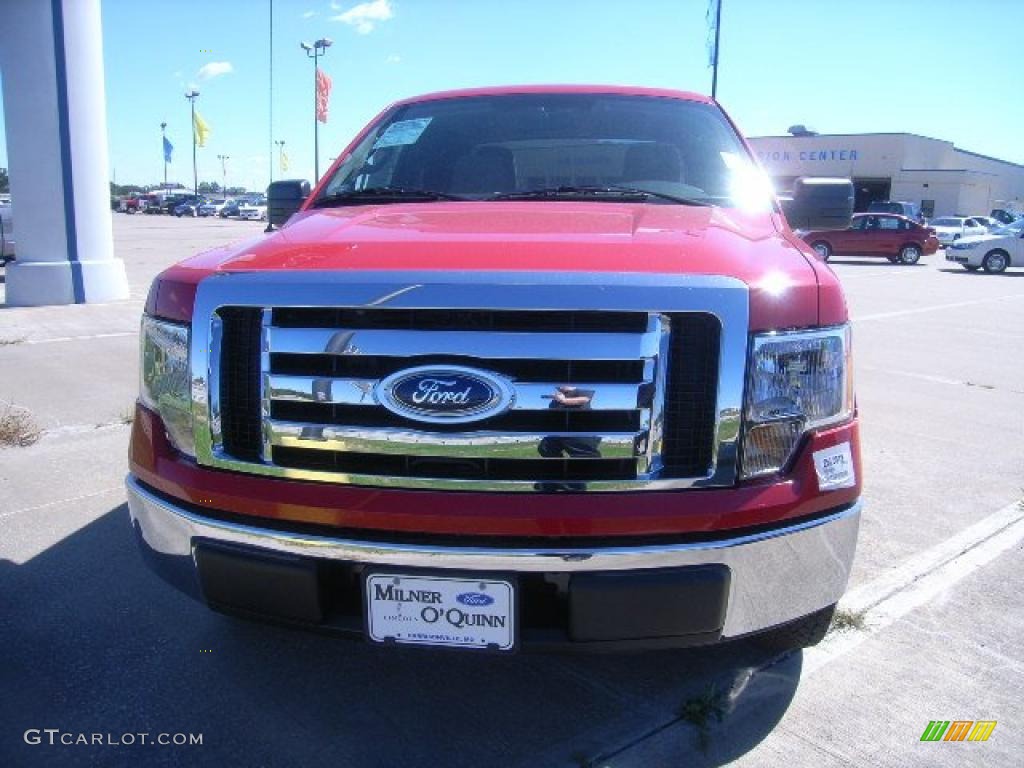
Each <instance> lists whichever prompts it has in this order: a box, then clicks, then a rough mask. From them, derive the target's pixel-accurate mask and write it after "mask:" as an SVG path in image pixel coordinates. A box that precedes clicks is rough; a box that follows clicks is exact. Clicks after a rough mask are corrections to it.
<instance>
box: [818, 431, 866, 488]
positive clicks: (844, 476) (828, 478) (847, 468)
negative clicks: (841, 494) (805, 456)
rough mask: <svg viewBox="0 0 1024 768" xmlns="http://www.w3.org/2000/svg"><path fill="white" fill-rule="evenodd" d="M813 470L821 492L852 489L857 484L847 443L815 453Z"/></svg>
mask: <svg viewBox="0 0 1024 768" xmlns="http://www.w3.org/2000/svg"><path fill="white" fill-rule="evenodd" d="M814 469H815V470H816V471H817V473H818V488H819V489H821V490H823V491H834V490H835V489H837V488H852V487H853V486H854V485H856V484H857V478H856V477H855V476H854V472H853V455H852V454H851V453H850V444H849V443H840V444H839V445H834V446H832V447H831V448H823V449H822V450H820V451H815V452H814Z"/></svg>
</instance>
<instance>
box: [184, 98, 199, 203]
mask: <svg viewBox="0 0 1024 768" xmlns="http://www.w3.org/2000/svg"><path fill="white" fill-rule="evenodd" d="M185 98H186V99H188V103H189V104H190V105H191V107H192V194H194V195H196V196H198V195H199V168H198V166H197V165H196V99H198V98H199V91H196V90H191V91H188V92H187V93H186V94H185Z"/></svg>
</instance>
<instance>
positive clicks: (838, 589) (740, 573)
mask: <svg viewBox="0 0 1024 768" xmlns="http://www.w3.org/2000/svg"><path fill="white" fill-rule="evenodd" d="M125 482H126V485H127V489H128V507H129V511H130V514H131V519H132V523H133V525H134V526H135V528H136V530H137V531H138V533H139V535H140V539H141V543H142V544H143V545H144V546H145V547H146V548H148V550H149V551H150V553H151V554H154V555H158V556H162V557H160V558H159V559H160V560H161V561H162V562H163V563H164V565H162V566H160V567H166V568H175V569H177V570H178V571H179V572H178V573H177V574H175V575H174V577H172V575H171V574H169V573H164V574H163V575H165V576H166V577H167V578H168V579H169V580H171V581H173V582H175V583H178V584H181V583H184V582H185V581H187V580H189V579H190V578H191V579H192V581H193V582H194V569H195V564H194V559H193V546H194V543H195V540H196V539H207V540H211V541H220V542H228V543H233V544H241V545H247V546H251V547H256V548H260V549H265V550H269V551H273V552H283V553H288V554H292V555H298V556H305V557H315V558H321V559H327V560H342V561H348V562H356V563H367V564H375V565H388V566H396V567H403V566H404V567H410V568H439V569H459V570H472V571H512V572H517V571H524V572H558V573H564V572H580V571H623V570H641V569H650V568H678V567H683V566H690V565H704V564H708V563H721V564H724V565H726V566H728V567H729V570H730V571H731V576H732V578H731V585H730V594H729V605H728V611H727V614H726V620H725V628H724V630H723V635H724V636H726V637H735V636H739V635H745V634H748V633H751V632H756V631H758V630H760V629H766V628H768V627H772V626H775V625H778V624H783V623H785V622H787V621H791V620H793V619H796V618H799V617H801V616H805V615H807V614H809V613H812V612H814V611H816V610H818V609H820V608H824V607H825V606H827V605H831V604H832V603H835V602H836V601H838V600H839V598H840V597H841V596H842V594H843V592H844V591H845V589H846V584H847V581H848V579H849V576H850V568H851V566H852V564H853V556H854V551H855V549H856V544H857V530H858V527H859V524H860V512H861V502H860V501H858V502H856V503H855V504H853V505H852V506H851V507H849V508H846V509H843V510H841V511H839V512H836V513H835V514H832V515H829V516H827V517H823V518H819V519H817V520H813V521H811V522H805V523H799V524H796V525H791V526H785V527H782V528H776V529H773V530H770V531H763V532H760V533H754V534H749V535H745V536H738V537H735V538H731V539H722V540H718V541H712V542H699V543H690V544H668V545H651V546H635V547H614V546H610V547H595V548H586V549H584V548H567V549H554V548H553V549H525V548H524V549H498V548H484V547H443V546H433V545H413V544H394V543H380V542H371V541H359V540H351V539H340V538H332V537H326V536H315V535H308V534H301V533H289V532H286V531H276V530H270V529H266V528H258V527H255V526H249V525H239V524H237V523H229V522H224V521H221V520H215V519H212V518H208V517H203V516H201V515H197V514H195V513H193V512H191V511H188V510H185V509H183V508H181V507H178V506H176V505H174V504H172V503H170V502H168V501H166V500H164V499H162V498H160V497H158V496H156V495H154V494H153V493H151V492H150V491H148V490H147V489H146V488H145V487H143V486H142V485H141V484H140V483H139V482H138V481H137V480H135V478H133V477H131V476H129V477H128V478H127V479H126V481H125ZM182 570H184V571H186V572H187V573H181V572H180V571H182Z"/></svg>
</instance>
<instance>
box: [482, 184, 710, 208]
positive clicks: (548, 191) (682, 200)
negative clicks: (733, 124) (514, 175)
mask: <svg viewBox="0 0 1024 768" xmlns="http://www.w3.org/2000/svg"><path fill="white" fill-rule="evenodd" d="M573 197H583V198H586V197H596V198H605V199H608V200H628V199H633V200H648V199H650V198H652V197H653V198H655V199H658V200H666V201H668V202H671V203H676V204H678V205H707V206H713V205H714V203H711V202H709V201H707V200H699V199H697V198H692V197H680V196H678V195H669V194H666V193H665V192H652V191H651V190H649V189H637V188H636V187H621V186H615V185H606V186H561V187H546V188H542V189H528V190H524V191H522V192H499V193H498V194H496V195H494V196H493V197H492V198H490V199H491V200H557V199H558V198H573Z"/></svg>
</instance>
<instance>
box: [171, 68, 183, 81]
mask: <svg viewBox="0 0 1024 768" xmlns="http://www.w3.org/2000/svg"><path fill="white" fill-rule="evenodd" d="M171 77H173V78H174V79H175V80H181V70H180V69H179V70H177V71H176V72H175V73H174V74H173V75H171Z"/></svg>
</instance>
